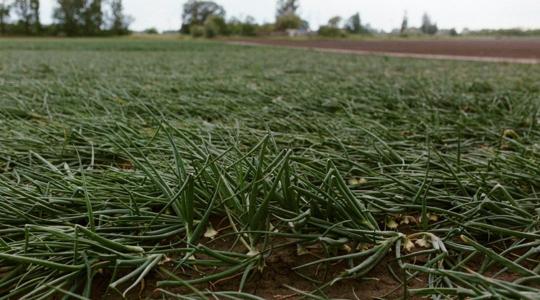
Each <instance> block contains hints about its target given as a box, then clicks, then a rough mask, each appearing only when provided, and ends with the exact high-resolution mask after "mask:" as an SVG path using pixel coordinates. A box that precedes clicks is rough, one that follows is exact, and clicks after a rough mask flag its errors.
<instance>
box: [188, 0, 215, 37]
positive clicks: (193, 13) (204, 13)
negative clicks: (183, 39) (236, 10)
mask: <svg viewBox="0 0 540 300" xmlns="http://www.w3.org/2000/svg"><path fill="white" fill-rule="evenodd" d="M210 16H218V17H222V18H224V17H225V9H223V7H222V6H220V5H218V4H216V3H215V2H213V1H200V0H189V1H188V2H187V3H186V4H184V8H183V13H182V28H181V29H180V31H181V32H182V33H189V32H190V31H189V28H190V27H191V26H194V25H197V26H203V25H204V23H205V22H206V20H207V19H208V18H209V17H210Z"/></svg>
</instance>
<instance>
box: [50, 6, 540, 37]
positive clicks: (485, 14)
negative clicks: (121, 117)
mask: <svg viewBox="0 0 540 300" xmlns="http://www.w3.org/2000/svg"><path fill="white" fill-rule="evenodd" d="M41 2H42V15H43V16H42V18H43V21H44V22H50V20H51V15H52V9H53V7H54V6H55V3H56V0H41ZM185 2H186V0H124V6H125V10H126V13H127V14H129V15H131V16H132V17H133V18H134V19H135V21H134V22H133V23H132V26H131V29H133V30H143V29H146V28H149V27H156V28H158V29H159V30H173V29H178V28H180V24H181V19H180V16H181V10H182V5H183V4H184V3H185ZM216 2H217V3H218V4H220V5H222V6H224V7H225V10H226V11H227V17H233V16H236V17H245V16H248V15H249V16H253V17H255V19H256V20H257V21H259V22H271V21H273V19H274V15H275V9H276V2H277V1H276V0H216ZM300 5H301V9H300V15H301V16H302V17H303V18H305V19H306V20H308V21H309V23H310V24H311V27H312V28H317V27H318V26H319V25H320V24H324V23H326V22H327V20H328V19H329V18H331V17H332V16H335V15H340V16H343V17H349V16H350V15H352V14H354V13H356V12H360V15H361V18H362V22H363V23H370V24H371V25H372V26H373V27H375V28H380V29H384V30H386V31H389V30H391V29H393V28H397V27H399V26H400V24H401V20H402V18H403V14H404V12H405V11H407V13H408V15H409V26H418V25H419V23H420V19H421V16H422V14H423V13H424V12H428V13H429V14H430V15H431V17H432V19H433V20H434V21H436V22H437V23H438V25H439V27H440V28H451V27H455V28H457V29H459V30H461V29H463V28H465V27H468V28H470V29H481V28H513V27H521V28H540V0H300Z"/></svg>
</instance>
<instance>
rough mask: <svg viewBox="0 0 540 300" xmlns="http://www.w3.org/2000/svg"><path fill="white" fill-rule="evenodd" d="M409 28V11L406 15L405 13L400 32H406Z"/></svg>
mask: <svg viewBox="0 0 540 300" xmlns="http://www.w3.org/2000/svg"><path fill="white" fill-rule="evenodd" d="M408 28H409V17H407V13H405V15H403V21H401V29H400V33H401V34H405V33H406V32H407V29H408Z"/></svg>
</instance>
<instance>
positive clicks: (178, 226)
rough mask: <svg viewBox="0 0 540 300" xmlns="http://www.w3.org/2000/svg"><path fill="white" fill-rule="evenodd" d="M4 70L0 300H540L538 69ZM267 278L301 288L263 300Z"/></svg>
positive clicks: (132, 54) (148, 55)
mask: <svg viewBox="0 0 540 300" xmlns="http://www.w3.org/2000/svg"><path fill="white" fill-rule="evenodd" d="M0 54H1V55H0V126H1V128H2V130H1V131H0V249H1V250H0V294H1V296H0V299H46V298H63V299H68V298H73V299H90V298H92V299H95V298H100V297H104V298H115V297H117V298H119V297H122V296H123V297H128V298H134V297H136V296H137V295H140V296H141V297H156V298H164V299H165V298H167V299H207V298H209V297H214V298H219V299H261V298H270V297H271V296H272V295H276V294H278V293H281V294H282V295H284V294H288V295H290V296H295V297H304V298H307V299H326V298H332V297H342V298H354V295H357V296H358V297H359V298H365V297H366V295H367V294H366V293H367V290H366V288H365V287H366V284H367V283H366V282H368V281H369V280H377V278H378V279H379V280H382V279H385V280H386V281H391V282H394V283H395V284H394V285H391V287H388V288H386V289H385V290H383V291H381V293H379V294H377V296H378V297H390V298H392V297H393V298H399V297H408V296H432V297H433V298H434V299H441V298H452V297H467V298H471V299H480V298H482V299H483V298H486V299H488V298H489V299H491V298H493V299H537V295H538V293H539V285H538V283H539V282H540V276H539V271H540V260H539V258H538V249H540V231H539V224H538V220H539V214H540V204H539V203H540V202H539V196H538V192H539V188H540V146H539V145H540V130H539V128H538V122H539V120H540V119H539V118H540V115H539V110H540V84H539V83H540V75H539V74H540V72H539V71H540V70H539V67H538V66H527V65H511V64H482V63H470V62H469V63H460V62H443V61H437V62H435V61H424V60H406V59H392V58H381V57H360V56H349V55H332V54H323V53H316V52H306V51H303V50H290V49H275V48H264V47H255V48H252V47H241V46H231V45H223V44H220V43H218V42H193V41H173V40H163V41H144V40H129V39H121V40H113V39H110V40H100V39H80V40H48V39H43V40H16V39H14V40H1V41H0ZM284 251H285V252H286V253H288V254H287V255H288V256H289V258H290V259H289V261H288V262H287V263H277V262H276V255H278V256H279V255H280V253H283V252H284ZM282 259H283V258H282ZM275 268H284V270H280V271H282V272H285V273H286V274H287V275H286V278H289V279H294V278H296V279H295V280H291V281H285V282H280V281H279V280H278V278H276V279H275V281H276V282H274V285H273V286H272V287H271V289H270V290H268V289H266V290H265V289H264V287H260V286H258V285H257V282H258V281H259V280H260V281H261V282H263V281H265V280H266V281H269V280H268V276H269V275H265V274H274V273H273V272H275ZM381 270H383V271H384V274H383V273H381ZM270 276H273V275H270ZM383 277H384V278H383ZM270 281H271V280H270ZM381 284H382V281H381ZM257 287H258V288H257ZM265 293H266V294H265ZM385 294H386V295H385Z"/></svg>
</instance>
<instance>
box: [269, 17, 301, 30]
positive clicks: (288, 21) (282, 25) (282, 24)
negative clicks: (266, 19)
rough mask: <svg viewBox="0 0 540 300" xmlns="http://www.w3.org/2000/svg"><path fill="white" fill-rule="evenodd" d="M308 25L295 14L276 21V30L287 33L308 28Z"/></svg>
mask: <svg viewBox="0 0 540 300" xmlns="http://www.w3.org/2000/svg"><path fill="white" fill-rule="evenodd" d="M307 27H308V26H307V24H306V22H305V21H304V20H302V18H300V17H299V16H297V15H295V14H285V15H282V16H279V17H278V18H277V19H276V25H275V30H277V31H285V30H287V29H301V28H307Z"/></svg>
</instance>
